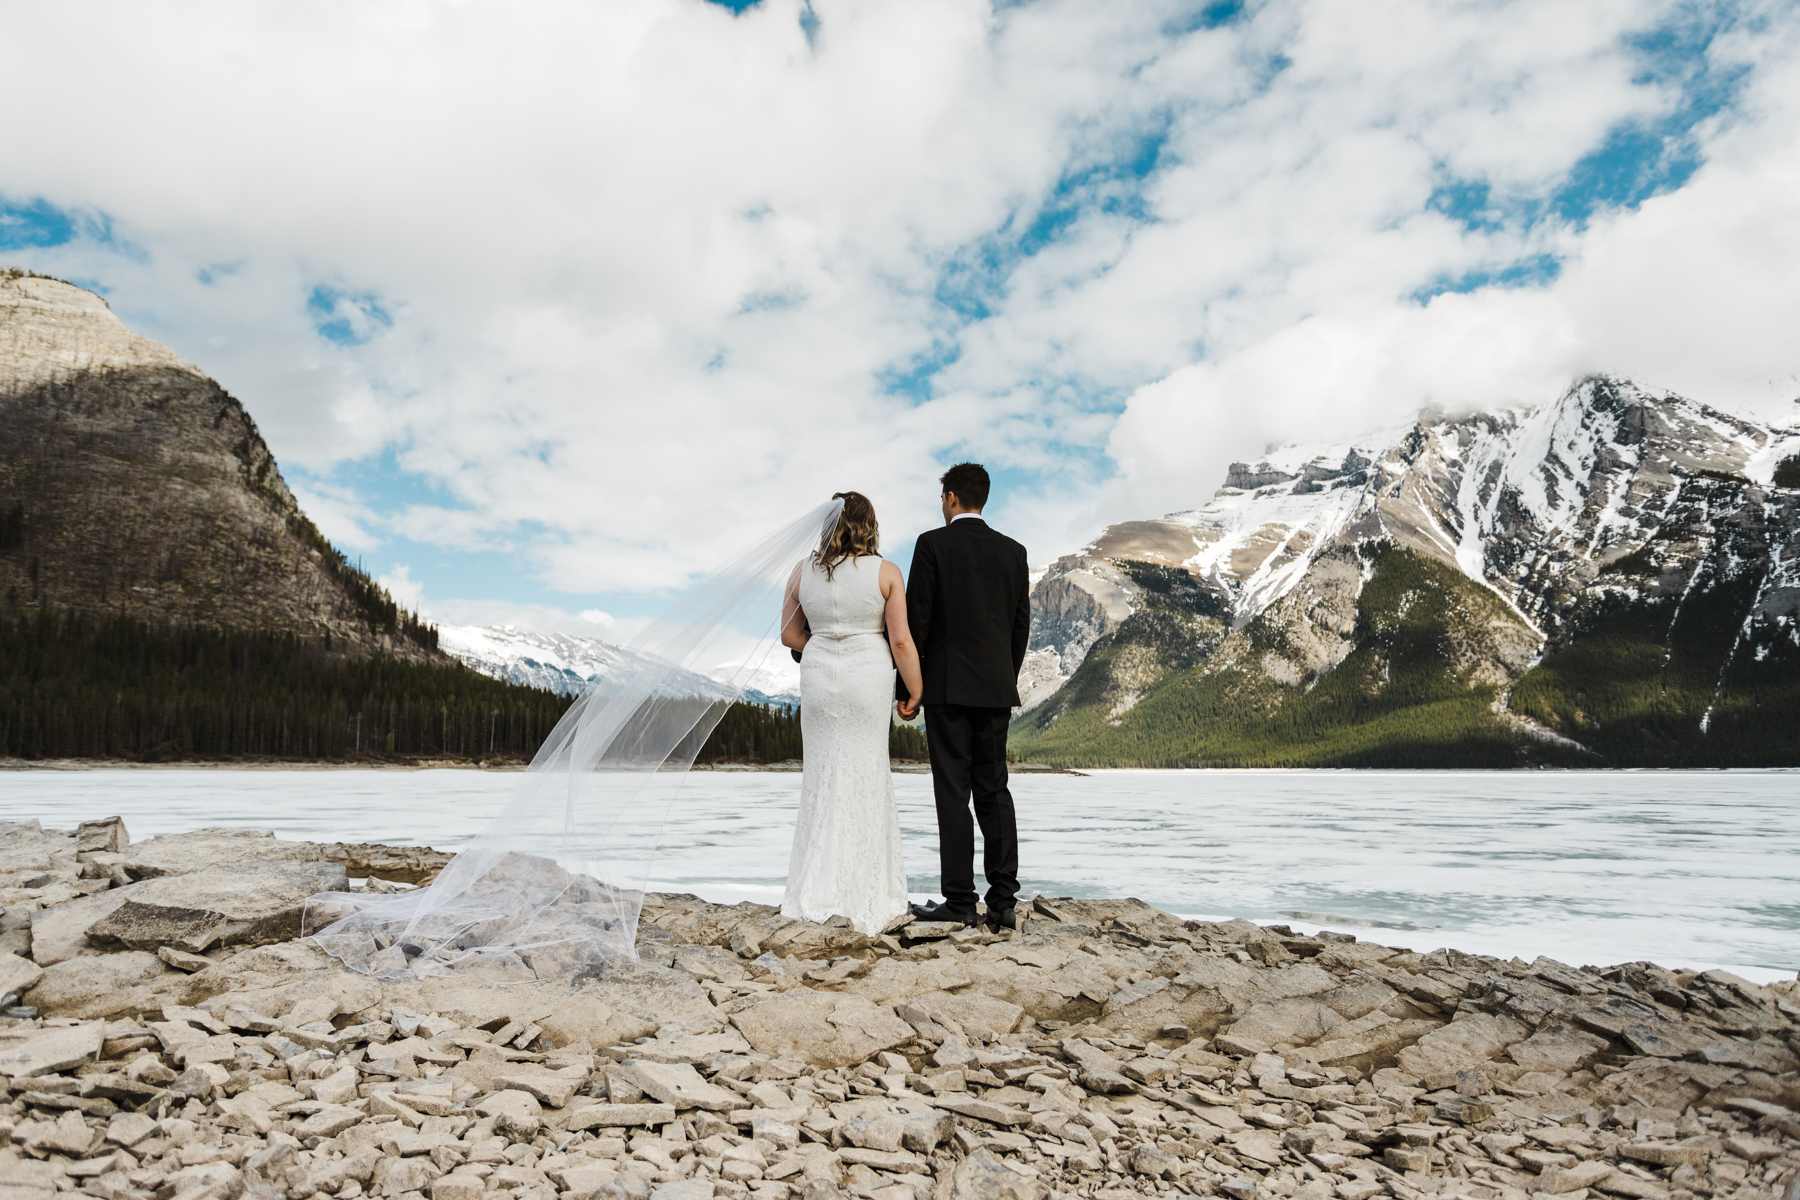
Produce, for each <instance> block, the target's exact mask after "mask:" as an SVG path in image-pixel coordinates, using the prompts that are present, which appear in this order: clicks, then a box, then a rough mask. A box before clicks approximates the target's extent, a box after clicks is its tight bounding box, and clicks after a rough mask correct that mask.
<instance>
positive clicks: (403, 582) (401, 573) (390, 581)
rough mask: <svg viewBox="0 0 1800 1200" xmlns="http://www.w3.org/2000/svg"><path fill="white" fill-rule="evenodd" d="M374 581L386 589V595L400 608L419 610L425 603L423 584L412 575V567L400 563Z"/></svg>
mask: <svg viewBox="0 0 1800 1200" xmlns="http://www.w3.org/2000/svg"><path fill="white" fill-rule="evenodd" d="M375 582H377V583H379V584H380V585H381V586H382V587H384V588H386V589H387V593H388V595H390V596H392V597H393V598H394V602H395V603H396V604H398V605H400V607H402V608H410V609H412V610H413V611H414V612H418V611H420V610H421V609H422V608H423V607H424V604H425V586H424V584H422V583H420V582H419V581H418V580H416V579H414V578H413V577H412V568H411V567H408V566H407V565H406V564H405V563H400V564H398V565H397V566H395V568H394V569H393V570H392V571H389V572H388V573H387V574H385V575H382V576H381V577H380V578H379V579H377V580H376V581H375Z"/></svg>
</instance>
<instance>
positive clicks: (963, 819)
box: [925, 704, 1019, 911]
mask: <svg viewBox="0 0 1800 1200" xmlns="http://www.w3.org/2000/svg"><path fill="white" fill-rule="evenodd" d="M1011 717H1012V711H1011V710H1010V709H1005V708H974V707H971V706H969V705H965V704H928V705H926V706H925V742H926V745H927V746H928V748H929V749H930V752H931V783H932V787H933V790H934V791H935V792H936V793H937V818H938V868H939V871H940V872H941V874H942V878H943V889H944V901H945V903H947V904H949V905H950V906H951V907H952V908H970V909H972V908H974V907H975V828H974V824H973V823H972V822H971V821H970V820H969V804H970V801H971V799H973V801H974V807H975V821H978V822H980V823H981V863H982V868H981V869H982V874H984V875H986V876H987V885H988V890H987V904H988V909H989V911H995V910H998V909H1005V908H1011V907H1012V906H1013V901H1014V898H1015V897H1016V896H1018V894H1019V829H1018V824H1017V822H1016V821H1015V820H1014V818H1013V800H1012V793H1011V792H1009V791H1008V790H1007V788H1006V726H1007V722H1008V721H1009V720H1010V719H1011Z"/></svg>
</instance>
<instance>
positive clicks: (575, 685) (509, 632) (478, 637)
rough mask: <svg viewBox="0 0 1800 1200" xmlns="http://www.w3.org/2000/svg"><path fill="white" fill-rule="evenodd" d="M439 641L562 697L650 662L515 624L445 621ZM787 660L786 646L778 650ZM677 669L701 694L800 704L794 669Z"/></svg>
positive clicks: (485, 670) (496, 672)
mask: <svg viewBox="0 0 1800 1200" xmlns="http://www.w3.org/2000/svg"><path fill="white" fill-rule="evenodd" d="M438 643H439V645H441V646H442V647H443V649H444V650H445V652H446V653H448V654H450V655H452V656H453V657H455V658H457V659H459V660H460V661H461V662H462V663H464V664H465V665H466V666H469V667H472V668H474V669H475V670H477V671H480V672H481V673H482V674H483V675H487V676H489V677H491V678H494V679H501V680H505V681H506V682H508V683H516V684H521V685H524V686H526V687H534V688H543V689H545V690H547V691H552V692H557V693H559V694H561V695H564V696H579V695H580V694H581V693H582V692H584V691H586V690H587V689H588V687H589V685H591V684H593V683H596V682H598V681H599V680H601V679H604V678H606V677H607V676H608V675H610V674H612V673H613V672H614V671H617V670H618V669H619V668H620V667H622V666H625V665H627V664H640V665H641V664H642V663H644V662H647V661H650V660H648V659H646V658H644V657H643V656H641V655H638V654H636V653H635V652H633V651H631V650H628V649H626V648H625V647H623V646H617V645H614V644H613V643H611V642H607V641H602V640H601V639H600V638H591V637H582V636H579V635H577V634H568V633H555V632H550V633H545V632H540V631H537V630H529V629H520V628H518V627H517V626H513V625H444V626H441V627H440V628H439V629H438ZM779 653H780V655H781V656H782V657H781V661H782V662H783V663H785V662H786V661H787V658H786V653H787V652H786V651H785V650H783V651H779ZM670 669H671V670H674V671H676V672H677V674H676V678H677V679H678V680H679V679H681V678H685V679H686V680H687V682H688V685H689V686H690V687H691V689H692V690H694V691H697V692H701V693H705V692H713V691H717V692H719V694H721V695H724V694H726V692H725V690H724V687H725V685H726V684H727V683H729V684H730V693H731V694H739V693H741V696H740V698H741V699H743V700H745V701H747V702H749V703H751V704H763V705H772V706H774V707H776V708H786V709H791V708H796V707H798V706H799V703H800V695H799V675H798V673H797V671H793V670H789V671H783V670H781V669H780V668H779V667H778V666H772V667H765V668H764V669H763V670H761V671H757V672H753V673H751V674H750V675H749V676H748V677H742V678H741V677H739V676H740V675H741V674H742V673H741V670H740V668H738V667H737V665H736V664H722V665H721V669H720V671H719V672H718V673H717V674H716V675H712V676H707V675H701V674H696V673H693V672H687V671H681V670H680V669H679V668H670Z"/></svg>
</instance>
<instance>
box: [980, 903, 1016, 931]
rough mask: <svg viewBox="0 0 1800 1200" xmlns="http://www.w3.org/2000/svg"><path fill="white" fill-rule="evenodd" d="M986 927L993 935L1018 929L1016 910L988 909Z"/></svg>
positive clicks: (1009, 908)
mask: <svg viewBox="0 0 1800 1200" xmlns="http://www.w3.org/2000/svg"><path fill="white" fill-rule="evenodd" d="M987 926H988V929H989V930H990V931H992V932H994V933H1001V932H1004V931H1005V930H1008V929H1017V928H1018V927H1019V913H1018V910H1017V909H1015V908H1012V907H1007V908H990V909H988V914H987Z"/></svg>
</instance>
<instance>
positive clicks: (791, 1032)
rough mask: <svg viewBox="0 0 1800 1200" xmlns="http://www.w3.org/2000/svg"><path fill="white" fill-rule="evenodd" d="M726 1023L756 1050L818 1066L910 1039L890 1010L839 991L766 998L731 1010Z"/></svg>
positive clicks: (865, 1056)
mask: <svg viewBox="0 0 1800 1200" xmlns="http://www.w3.org/2000/svg"><path fill="white" fill-rule="evenodd" d="M731 1023H732V1024H733V1025H734V1026H736V1027H737V1030H738V1032H739V1033H741V1034H743V1035H744V1039H745V1040H746V1041H748V1042H749V1043H750V1045H751V1046H753V1047H754V1048H755V1049H756V1050H758V1051H759V1052H761V1053H763V1054H766V1055H768V1056H769V1057H771V1058H795V1059H799V1060H801V1061H803V1062H807V1063H811V1064H812V1065H813V1066H817V1067H847V1066H856V1065H858V1064H860V1063H864V1062H867V1061H868V1060H869V1059H871V1058H873V1057H874V1056H875V1055H877V1054H879V1053H881V1052H882V1051H883V1050H892V1049H893V1048H894V1047H895V1046H898V1045H901V1044H902V1043H904V1042H907V1041H910V1040H911V1039H912V1037H913V1027H912V1026H911V1025H908V1024H907V1023H906V1022H905V1021H902V1020H901V1019H900V1018H899V1017H898V1016H897V1015H895V1013H894V1010H893V1009H891V1008H884V1007H877V1006H876V1005H874V1004H871V1003H870V1002H869V1001H868V1000H867V999H865V998H864V997H862V996H858V995H852V994H848V993H838V992H813V991H799V990H796V991H792V992H784V993H781V994H780V995H773V996H769V997H768V998H766V999H762V1000H758V1001H756V1002H755V1003H753V1004H751V1005H750V1006H749V1007H747V1008H744V1009H741V1010H739V1011H738V1012H735V1013H733V1014H731Z"/></svg>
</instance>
